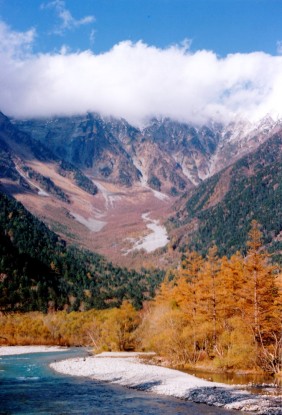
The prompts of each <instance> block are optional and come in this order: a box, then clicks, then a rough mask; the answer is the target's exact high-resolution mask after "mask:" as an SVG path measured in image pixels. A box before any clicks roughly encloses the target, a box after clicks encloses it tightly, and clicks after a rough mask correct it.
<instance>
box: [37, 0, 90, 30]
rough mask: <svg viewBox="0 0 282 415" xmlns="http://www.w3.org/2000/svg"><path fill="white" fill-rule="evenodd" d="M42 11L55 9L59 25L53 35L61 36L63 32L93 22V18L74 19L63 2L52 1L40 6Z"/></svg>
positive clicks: (58, 0)
mask: <svg viewBox="0 0 282 415" xmlns="http://www.w3.org/2000/svg"><path fill="white" fill-rule="evenodd" d="M41 8H42V9H50V8H53V9H55V11H56V13H57V16H58V18H59V19H60V21H61V23H60V25H59V26H58V27H56V28H55V30H54V33H56V34H62V33H64V31H65V30H69V29H73V28H77V27H79V26H83V25H86V24H89V23H93V22H94V21H95V17H94V16H85V17H83V18H82V19H75V18H74V17H73V15H72V14H71V12H70V11H69V10H68V9H67V8H66V3H65V1H64V0H53V1H50V2H48V3H43V4H42V5H41Z"/></svg>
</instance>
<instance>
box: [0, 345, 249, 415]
mask: <svg viewBox="0 0 282 415" xmlns="http://www.w3.org/2000/svg"><path fill="white" fill-rule="evenodd" d="M83 355H85V356H86V355H87V351H85V350H82V349H70V350H67V351H66V352H50V353H33V354H25V355H14V356H2V357H1V358H0V415H18V414H21V415H22V414H25V415H32V414H41V415H71V414H81V415H82V414H83V415H94V414H95V415H192V414H193V415H231V414H238V412H237V411H228V410H224V409H219V408H216V407H210V406H207V405H203V404H196V403H193V402H187V401H181V400H179V399H176V398H169V397H165V396H159V395H154V394H152V393H146V392H141V391H136V390H132V389H127V388H124V387H122V386H117V385H111V384H108V383H102V382H98V381H93V380H89V379H85V378H77V377H75V378H74V377H70V376H65V375H60V374H58V373H55V372H54V371H52V370H51V369H50V368H49V364H50V363H51V362H54V361H56V360H62V359H66V358H68V357H76V356H83ZM240 414H243V413H242V412H240ZM249 414H250V413H249Z"/></svg>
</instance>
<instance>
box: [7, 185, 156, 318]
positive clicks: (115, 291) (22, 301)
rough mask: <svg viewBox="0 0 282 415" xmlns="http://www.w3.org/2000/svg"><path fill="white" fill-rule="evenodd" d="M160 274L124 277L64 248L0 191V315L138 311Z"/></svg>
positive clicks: (124, 272)
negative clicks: (128, 305) (126, 305)
mask: <svg viewBox="0 0 282 415" xmlns="http://www.w3.org/2000/svg"><path fill="white" fill-rule="evenodd" d="M162 278H163V273H162V272H154V271H152V272H146V271H144V272H140V273H137V272H135V271H128V270H126V269H122V268H119V267H114V266H113V265H112V264H111V263H109V262H107V261H106V260H105V259H104V258H103V257H101V256H99V255H96V254H93V253H90V252H86V251H81V250H78V249H76V248H75V247H66V244H65V242H64V241H63V240H61V239H60V238H59V237H58V236H57V235H56V234H54V233H53V232H51V231H50V230H49V229H48V228H47V227H46V226H45V225H44V224H43V223H42V222H40V221H39V220H37V219H36V218H35V217H33V216H32V215H31V214H30V213H29V212H28V211H27V210H26V209H25V208H24V207H23V206H22V205H21V204H20V203H18V202H16V201H15V200H14V199H11V198H9V197H7V196H6V195H5V194H4V193H3V192H1V191H0V310H2V311H3V310H5V311H14V310H20V311H30V310H41V311H44V312H45V311H47V310H57V309H67V310H78V309H89V308H93V307H95V308H105V307H110V306H117V305H120V304H121V302H122V300H124V299H131V300H132V301H133V304H134V305H135V306H137V307H140V306H141V304H142V301H143V300H144V299H145V298H151V297H152V296H153V295H154V290H155V288H156V286H157V285H158V284H159V283H160V281H161V280H162Z"/></svg>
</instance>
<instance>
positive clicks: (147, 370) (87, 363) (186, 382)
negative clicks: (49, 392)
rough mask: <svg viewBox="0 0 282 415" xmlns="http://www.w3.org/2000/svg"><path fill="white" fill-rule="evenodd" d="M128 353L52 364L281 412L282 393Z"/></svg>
mask: <svg viewBox="0 0 282 415" xmlns="http://www.w3.org/2000/svg"><path fill="white" fill-rule="evenodd" d="M109 356H111V357H109ZM117 356H118V357H117ZM129 356H130V355H129V354H128V353H127V354H126V355H122V354H118V355H115V354H113V355H110V354H106V355H104V354H101V355H97V356H95V357H87V358H78V359H69V360H64V361H61V362H56V363H52V364H51V367H52V368H53V369H54V370H56V371H58V372H60V373H63V374H67V375H72V376H85V377H89V378H91V379H96V380H100V381H103V382H111V383H116V384H119V385H122V386H126V387H130V388H135V389H138V390H143V391H149V392H153V393H157V394H162V395H169V396H174V397H177V398H181V399H185V400H190V401H194V402H197V403H206V404H208V405H214V406H218V407H222V408H225V409H236V410H241V411H246V412H250V413H256V414H260V415H281V414H282V409H281V396H266V395H254V394H251V393H249V392H247V391H245V390H242V389H240V388H239V387H234V386H228V385H225V384H221V383H215V382H209V381H205V380H202V379H199V378H197V377H195V376H192V375H188V374H186V373H183V372H180V371H177V370H173V369H168V368H164V367H159V366H155V365H150V364H145V363H143V362H142V361H141V360H140V359H139V358H138V357H137V356H136V354H134V355H133V357H129Z"/></svg>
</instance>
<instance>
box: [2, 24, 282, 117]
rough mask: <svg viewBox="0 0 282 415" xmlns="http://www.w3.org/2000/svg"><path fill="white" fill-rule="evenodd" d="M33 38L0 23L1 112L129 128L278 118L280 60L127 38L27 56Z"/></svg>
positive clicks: (281, 101)
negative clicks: (76, 117) (114, 122)
mask: <svg viewBox="0 0 282 415" xmlns="http://www.w3.org/2000/svg"><path fill="white" fill-rule="evenodd" d="M34 35H35V34H34V31H28V32H25V33H18V34H17V33H15V32H12V31H9V28H8V27H7V26H5V25H4V26H3V23H2V24H1V25H0V44H1V45H2V44H4V45H5V46H4V47H1V48H0V59H1V65H0V88H1V94H0V110H1V111H3V112H4V113H6V114H7V115H11V116H16V117H37V116H51V115H71V114H76V113H85V112H86V111H96V112H100V113H102V114H103V115H112V116H115V117H124V118H126V119H127V120H128V121H129V122H132V123H135V124H141V123H143V122H144V120H146V119H148V118H150V117H153V116H160V117H164V116H167V117H171V118H173V119H176V120H180V121H187V122H192V123H204V122H206V121H208V120H209V119H214V120H217V121H229V120H230V119H232V117H234V116H238V114H239V115H240V114H241V115H243V116H244V117H246V118H249V119H256V118H260V117H262V116H264V115H265V114H266V113H270V114H274V115H277V114H279V115H281V109H282V56H271V55H268V54H265V53H262V52H256V53H249V54H232V55H228V56H226V57H225V58H218V57H217V56H216V54H215V53H213V52H211V51H206V50H201V51H197V52H195V53H191V52H189V50H188V49H187V48H188V46H189V43H187V42H184V44H183V45H182V46H181V45H180V46H179V45H173V46H171V47H168V48H166V49H159V48H156V47H154V46H148V45H146V44H144V43H142V42H138V43H131V42H129V41H124V42H121V43H119V44H117V45H115V46H114V47H113V48H112V49H111V50H109V51H108V52H106V53H103V54H98V55H95V54H93V52H91V51H84V52H79V53H71V52H69V51H68V49H67V48H65V47H64V48H62V50H61V51H60V53H57V54H40V55H32V54H31V53H30V50H31V46H32V40H33V38H34ZM7 39H8V44H5V42H6V41H7ZM6 43H7V42H6ZM11 50H17V51H18V52H17V53H16V54H15V53H14V54H11V53H10V51H11ZM27 51H28V53H27V54H24V53H26V52H27ZM19 52H21V53H19Z"/></svg>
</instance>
